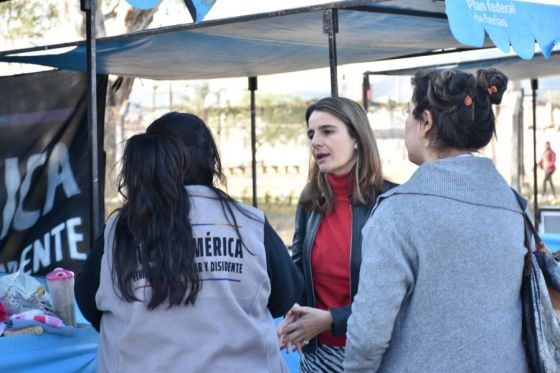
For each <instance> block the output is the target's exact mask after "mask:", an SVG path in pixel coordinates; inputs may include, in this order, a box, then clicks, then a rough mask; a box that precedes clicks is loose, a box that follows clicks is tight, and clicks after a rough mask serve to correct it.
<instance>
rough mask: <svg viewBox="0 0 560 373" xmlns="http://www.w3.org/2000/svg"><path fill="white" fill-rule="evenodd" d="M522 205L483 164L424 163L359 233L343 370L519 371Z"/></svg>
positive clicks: (475, 160) (465, 160) (522, 368)
mask: <svg viewBox="0 0 560 373" xmlns="http://www.w3.org/2000/svg"><path fill="white" fill-rule="evenodd" d="M520 212H521V208H520V207H519V204H518V202H517V200H516V198H515V195H514V194H513V192H512V191H511V190H510V188H509V186H508V185H507V183H506V182H505V180H504V179H503V178H502V177H501V176H500V174H499V173H498V172H497V171H496V169H495V167H494V165H493V164H492V162H491V161H490V160H489V159H486V158H481V157H472V156H467V157H453V158H446V159H441V160H437V161H433V162H429V163H425V164H423V165H422V166H421V167H420V168H419V169H418V170H417V171H416V173H415V174H414V175H413V176H412V177H411V179H410V180H409V181H408V182H407V183H405V184H403V185H401V186H399V187H397V188H394V189H392V190H390V191H389V192H387V193H385V194H384V195H382V196H380V198H379V199H378V201H377V204H376V207H375V208H374V210H373V212H372V216H371V217H370V219H369V220H368V222H367V223H366V225H365V226H364V228H363V230H362V234H363V243H362V252H363V259H362V266H361V269H360V284H359V287H358V294H357V295H356V298H355V299H354V303H353V305H352V316H351V317H350V319H349V321H348V332H347V338H348V340H347V345H346V360H345V363H344V367H345V370H346V371H347V372H399V373H405V372H415V373H417V372H430V373H436V372H446V373H447V372H469V373H470V372H477V373H480V372H492V373H496V372H508V373H515V372H527V367H526V362H525V356H524V350H523V345H522V340H521V300H520V287H521V278H522V270H523V258H524V255H525V252H526V250H525V248H524V246H523V229H524V225H523V218H522V215H521V213H520Z"/></svg>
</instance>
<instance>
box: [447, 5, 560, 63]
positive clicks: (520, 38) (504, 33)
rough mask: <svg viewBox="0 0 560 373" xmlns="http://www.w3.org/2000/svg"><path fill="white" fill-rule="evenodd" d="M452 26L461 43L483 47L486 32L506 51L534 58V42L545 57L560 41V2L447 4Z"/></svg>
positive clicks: (526, 57) (522, 56) (525, 57)
mask: <svg viewBox="0 0 560 373" xmlns="http://www.w3.org/2000/svg"><path fill="white" fill-rule="evenodd" d="M445 5H446V11H447V15H448V16H449V26H450V27H451V31H452V32H453V35H455V37H456V38H457V40H459V41H460V42H462V43H464V44H467V45H473V46H482V44H483V42H484V37H485V32H486V33H487V34H488V35H489V36H490V39H492V42H493V43H494V44H495V45H496V46H497V47H498V48H500V49H501V50H502V51H504V52H506V53H507V52H509V50H510V45H511V46H512V48H513V50H515V52H516V53H517V54H518V55H519V56H520V57H521V58H524V59H531V58H533V54H534V52H535V40H536V41H537V43H538V44H539V46H540V48H541V50H542V53H543V55H544V57H545V58H548V57H549V55H550V53H551V51H552V48H553V47H554V44H555V43H557V42H560V23H559V22H558V19H560V2H558V1H557V0H509V1H484V0H454V1H446V2H445Z"/></svg>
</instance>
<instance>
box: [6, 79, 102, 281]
mask: <svg viewBox="0 0 560 373" xmlns="http://www.w3.org/2000/svg"><path fill="white" fill-rule="evenodd" d="M98 81H99V83H98V89H97V92H98V95H99V97H102V98H104V97H105V91H106V81H107V79H106V77H102V78H99V79H98ZM86 101H87V80H86V76H85V75H84V74H82V73H79V72H71V71H48V72H41V73H35V74H25V75H16V76H8V77H1V78H0V272H10V273H11V272H15V271H17V270H21V271H23V272H25V273H29V274H38V275H44V274H46V273H48V272H50V271H51V270H53V269H54V268H56V267H63V268H66V269H70V270H73V271H79V270H80V268H81V266H82V265H83V261H84V260H85V259H86V257H87V254H88V253H89V251H90V246H91V241H92V240H91V228H90V221H91V204H92V195H91V175H90V173H91V163H90V162H91V154H90V153H91V152H90V150H89V147H88V135H89V131H88V123H87V102H86ZM98 111H99V113H98V118H101V123H102V118H103V111H104V99H98ZM102 134H103V131H101V132H100V138H101V141H100V143H101V144H102V143H103V141H102V138H103V137H102ZM101 170H103V168H101ZM102 175H103V174H102ZM100 179H101V180H103V179H104V177H103V176H102V177H100ZM101 185H103V183H102V184H101ZM101 190H103V188H101Z"/></svg>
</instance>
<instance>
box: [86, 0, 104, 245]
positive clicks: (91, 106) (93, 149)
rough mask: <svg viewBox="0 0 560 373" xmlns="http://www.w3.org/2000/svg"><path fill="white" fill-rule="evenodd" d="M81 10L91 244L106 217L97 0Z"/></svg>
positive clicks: (87, 2)
mask: <svg viewBox="0 0 560 373" xmlns="http://www.w3.org/2000/svg"><path fill="white" fill-rule="evenodd" d="M80 6H81V10H82V11H84V12H85V13H86V39H87V40H86V42H87V54H86V55H87V86H88V93H87V108H88V112H87V118H88V130H89V137H88V139H89V140H88V147H89V150H90V153H91V194H92V203H91V242H94V241H95V239H96V238H97V237H99V235H100V232H101V226H102V224H103V219H104V217H103V216H102V214H101V210H102V206H103V194H102V193H101V191H100V190H99V176H100V175H99V148H98V147H99V141H98V140H99V138H98V129H97V74H96V72H97V66H96V59H95V53H96V43H95V39H96V37H97V35H96V29H95V24H96V19H95V18H96V9H97V6H96V0H81V1H80Z"/></svg>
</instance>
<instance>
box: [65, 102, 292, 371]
mask: <svg viewBox="0 0 560 373" xmlns="http://www.w3.org/2000/svg"><path fill="white" fill-rule="evenodd" d="M223 180H224V175H223V174H222V170H221V163H220V157H219V155H218V151H217V148H216V145H215V143H214V140H213V138H212V135H211V132H210V130H209V129H208V127H207V126H206V125H205V124H204V122H203V121H202V120H200V119H199V118H198V117H196V116H194V115H191V114H185V113H176V112H174V113H169V114H166V115H164V116H162V117H161V118H159V119H157V120H156V121H154V122H153V123H152V124H151V125H150V126H149V127H148V129H147V130H146V132H145V133H143V134H139V135H135V136H133V137H131V138H130V139H129V140H128V141H127V143H126V147H125V151H124V156H123V162H122V171H121V173H120V176H119V186H118V188H119V192H120V193H121V194H122V195H123V197H124V204H123V206H122V208H120V209H119V210H118V211H117V212H116V213H115V214H113V215H112V216H111V217H110V218H109V219H108V221H107V223H106V227H105V235H104V241H103V245H100V246H101V247H100V248H97V249H96V250H95V251H94V252H92V254H91V255H90V257H89V258H88V260H87V262H86V265H85V267H84V271H83V272H82V273H81V274H80V275H79V276H78V278H77V280H76V296H77V300H78V304H79V305H80V308H81V310H82V312H83V314H84V315H85V316H86V317H88V319H89V320H90V321H91V322H92V324H93V325H94V326H97V327H98V328H99V329H100V332H101V341H100V346H99V355H98V364H97V366H98V371H101V372H105V371H107V372H108V371H148V372H156V371H162V372H163V371H188V372H210V371H212V372H217V371H263V370H264V371H268V372H284V371H287V367H286V365H285V363H284V361H283V359H282V357H281V356H280V354H279V349H278V342H277V338H276V329H275V324H274V321H273V317H277V316H280V315H283V314H285V313H286V312H287V311H288V310H289V309H290V307H291V306H292V305H293V304H294V302H295V301H296V300H297V299H298V297H299V295H300V293H301V289H302V280H301V275H300V274H299V272H298V270H297V268H296V267H295V266H294V265H293V263H292V262H291V259H290V257H289V254H288V251H287V249H286V247H285V246H284V244H283V243H282V241H281V239H280V238H279V237H278V235H277V234H276V232H275V231H274V230H273V229H272V227H271V226H270V224H269V223H268V221H267V220H266V218H265V216H264V214H263V213H262V212H261V211H260V210H257V209H256V208H253V207H250V206H247V205H244V204H241V203H239V202H236V201H235V200H233V199H232V198H231V197H230V196H229V195H227V194H226V193H225V192H223V191H222V190H220V189H218V188H217V187H216V186H215V185H216V184H217V182H219V181H223ZM92 298H95V302H92V301H91V299H92Z"/></svg>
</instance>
